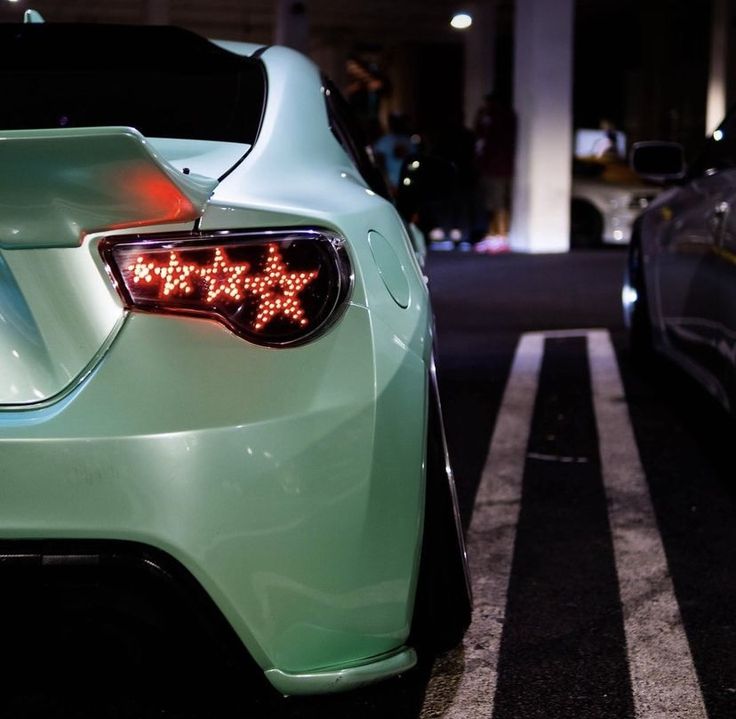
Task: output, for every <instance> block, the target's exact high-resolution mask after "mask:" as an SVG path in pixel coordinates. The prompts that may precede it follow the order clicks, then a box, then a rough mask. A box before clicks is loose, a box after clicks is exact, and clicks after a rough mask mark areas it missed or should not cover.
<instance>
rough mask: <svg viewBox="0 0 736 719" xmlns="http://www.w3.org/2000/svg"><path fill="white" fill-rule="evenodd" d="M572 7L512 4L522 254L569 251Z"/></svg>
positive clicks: (532, 0)
mask: <svg viewBox="0 0 736 719" xmlns="http://www.w3.org/2000/svg"><path fill="white" fill-rule="evenodd" d="M573 18H574V0H516V16H515V20H514V22H515V29H514V44H515V49H514V107H515V110H516V114H517V146H516V171H515V175H514V187H513V198H512V211H511V215H512V216H511V232H510V237H509V239H510V243H511V247H512V249H514V250H517V251H521V252H565V251H567V250H568V249H569V247H570V185H571V164H572V133H573V127H572V60H573Z"/></svg>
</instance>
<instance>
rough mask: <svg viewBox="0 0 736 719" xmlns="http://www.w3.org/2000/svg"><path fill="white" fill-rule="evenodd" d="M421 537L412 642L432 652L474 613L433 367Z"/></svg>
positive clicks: (451, 641) (454, 639)
mask: <svg viewBox="0 0 736 719" xmlns="http://www.w3.org/2000/svg"><path fill="white" fill-rule="evenodd" d="M425 501H426V504H425V515H424V535H423V539H422V554H421V561H420V568H419V580H418V583H417V594H416V601H415V605H414V617H413V620H412V630H411V636H410V640H409V642H410V644H412V645H413V646H415V647H416V648H417V649H418V650H419V651H420V653H421V652H427V653H431V654H436V653H440V652H444V651H447V650H449V649H452V648H453V647H454V646H456V645H457V644H459V643H460V642H461V641H462V638H463V635H464V634H465V630H466V629H467V628H468V625H469V624H470V619H471V615H472V609H473V600H472V591H471V587H470V573H469V570H468V563H467V555H466V552H465V540H464V538H463V528H462V523H461V521H460V512H459V509H458V503H457V493H456V490H455V480H454V477H453V475H452V470H451V469H450V464H449V460H448V455H447V443H446V441H445V433H444V426H443V423H442V414H441V408H440V402H439V394H438V392H437V384H436V378H435V375H434V366H433V367H432V373H431V376H430V387H429V417H428V434H427V479H426V499H425Z"/></svg>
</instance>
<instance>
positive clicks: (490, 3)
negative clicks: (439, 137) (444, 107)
mask: <svg viewBox="0 0 736 719" xmlns="http://www.w3.org/2000/svg"><path fill="white" fill-rule="evenodd" d="M496 3H497V0H477V1H476V2H472V3H468V4H467V5H463V8H465V9H467V12H468V13H469V14H470V15H471V16H472V18H473V24H472V25H471V26H470V27H469V28H468V29H467V30H463V31H462V33H463V39H464V45H465V69H464V71H465V87H464V102H463V104H464V111H465V124H466V125H467V126H468V127H472V126H473V122H474V120H475V114H476V112H477V111H478V108H479V107H480V106H481V104H482V102H483V97H484V96H485V95H487V94H488V93H489V92H491V91H492V90H493V89H494V84H495V78H496V34H497V23H496V14H497V13H496Z"/></svg>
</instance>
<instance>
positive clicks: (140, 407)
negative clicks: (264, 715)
mask: <svg viewBox="0 0 736 719" xmlns="http://www.w3.org/2000/svg"><path fill="white" fill-rule="evenodd" d="M263 61H264V64H265V66H266V70H267V74H268V80H269V99H268V105H267V109H266V115H265V118H264V123H263V127H262V129H261V135H260V137H259V139H258V140H257V141H256V143H255V145H254V147H253V148H252V150H251V152H250V153H249V154H248V156H247V158H246V159H245V161H244V162H243V163H242V164H240V165H239V166H238V167H237V168H236V169H235V170H234V171H233V172H231V173H230V174H229V175H228V176H227V177H226V178H225V179H224V180H223V181H222V182H221V183H220V184H219V185H218V186H217V187H216V189H215V190H214V193H213V194H212V196H211V197H210V199H209V201H208V202H207V204H206V207H205V208H204V212H203V215H202V220H201V226H202V229H206V230H213V231H216V230H227V229H241V230H242V229H258V230H266V231H267V230H268V229H269V228H270V229H277V228H283V227H323V228H326V229H330V230H332V231H334V232H336V233H338V234H340V235H341V236H342V237H344V238H345V240H346V250H347V252H348V254H349V257H350V261H351V265H352V267H353V272H354V286H353V291H352V295H351V298H350V300H349V304H348V306H347V307H346V308H345V309H344V312H343V314H342V316H341V317H340V319H339V320H338V321H337V322H336V323H334V324H333V325H332V326H331V327H330V328H329V329H328V330H327V331H326V332H325V333H324V334H323V335H322V336H320V337H318V338H316V339H314V340H313V341H311V342H310V343H308V344H305V345H303V346H299V347H294V348H288V349H273V348H267V347H261V346H258V345H256V344H253V343H251V342H247V341H245V340H243V339H241V338H239V337H237V336H235V335H234V334H232V333H231V332H230V331H228V330H227V329H226V328H225V327H223V326H222V325H220V324H218V323H215V322H212V321H208V320H203V319H196V318H188V317H177V316H163V315H155V314H140V313H135V312H133V313H126V312H125V310H124V309H123V307H122V302H121V299H120V297H119V296H118V294H117V292H116V290H115V288H114V287H113V285H112V283H111V281H110V278H109V276H108V274H107V272H106V271H105V267H104V266H103V263H102V261H101V259H100V256H99V253H98V245H99V242H100V241H101V240H102V239H103V238H104V237H105V232H101V233H93V234H87V235H86V236H84V237H81V236H77V237H76V239H75V240H74V242H72V240H71V233H70V234H69V237H68V238H67V240H64V241H63V242H62V243H61V245H62V246H60V247H57V248H53V249H50V248H45V247H46V246H45V245H41V246H36V244H35V243H34V242H31V241H28V242H27V243H26V244H25V245H23V249H15V250H13V251H12V252H10V251H6V252H4V253H3V258H5V261H6V262H7V266H8V268H9V269H8V272H7V277H8V279H7V281H4V282H3V283H2V287H3V289H2V293H0V313H3V312H5V311H6V305H7V306H12V305H13V302H11V301H9V300H8V299H6V295H7V293H10V295H11V297H12V298H13V301H14V302H15V304H16V305H17V307H19V308H21V309H22V307H23V304H22V301H23V302H25V303H26V305H28V306H30V305H31V304H33V303H34V302H35V301H36V300H35V299H34V298H36V297H40V296H42V295H43V294H44V293H46V296H47V298H51V300H53V302H50V301H49V300H48V299H45V300H44V303H45V307H46V308H45V309H38V308H37V307H33V308H31V310H30V311H29V313H27V314H29V316H32V317H33V320H34V322H35V323H36V324H37V326H38V327H39V328H41V327H42V326H43V328H50V327H51V325H52V324H53V323H54V320H56V321H57V324H58V325H59V330H58V331H59V333H60V334H62V333H64V332H67V333H68V332H69V330H70V328H71V326H72V319H71V315H72V313H71V312H70V313H69V315H66V314H64V312H65V311H62V310H57V311H58V312H62V317H61V318H58V317H56V318H55V317H54V314H53V310H52V306H55V307H57V308H64V307H67V306H68V305H70V303H73V302H75V301H76V302H77V305H76V310H75V312H74V313H73V314H74V315H75V316H77V317H84V318H85V319H84V320H83V323H84V322H88V321H89V320H87V319H86V315H87V314H91V315H93V316H95V315H99V318H98V325H95V326H96V328H97V329H95V330H94V331H92V330H89V333H90V335H94V341H92V340H90V342H89V347H88V350H89V348H91V347H92V346H93V345H94V344H95V343H100V338H101V337H102V336H103V335H105V332H106V331H107V335H106V336H107V337H110V338H111V339H110V340H109V341H107V344H106V342H105V341H103V342H102V343H101V344H98V350H99V348H100V347H102V348H103V351H102V352H101V353H99V354H97V355H94V362H93V363H92V366H91V367H90V368H89V371H88V373H87V374H85V375H84V376H83V377H82V378H81V379H80V381H79V382H78V383H77V384H74V385H72V386H70V387H69V389H67V391H66V393H65V394H62V395H61V396H59V397H58V398H57V399H56V401H52V402H49V403H46V404H43V405H39V406H37V407H35V408H26V409H23V410H21V409H19V408H18V407H6V408H5V409H4V410H0V456H1V457H2V461H3V473H2V477H1V478H0V491H1V493H2V497H3V501H2V503H0V536H2V537H4V538H80V539H81V538H84V539H94V538H100V539H121V540H132V541H137V542H143V543H146V544H149V545H151V546H154V547H157V548H159V549H161V550H163V551H165V552H168V553H169V554H171V555H172V556H174V557H175V558H176V559H177V560H179V561H180V562H181V563H182V564H183V565H184V566H185V567H187V568H188V569H189V571H190V572H191V573H192V574H193V575H194V576H195V578H196V579H197V580H198V581H199V582H200V583H201V584H202V586H203V587H204V588H205V590H206V591H207V592H208V594H209V595H210V596H211V597H212V598H213V599H214V601H215V602H216V604H217V605H218V606H219V608H220V609H221V610H222V612H223V613H224V615H225V617H226V618H227V619H228V621H229V622H230V624H231V625H232V627H233V629H234V630H235V632H236V633H237V635H238V636H239V637H240V638H241V639H242V641H243V643H244V644H245V646H246V648H247V649H248V651H249V652H250V653H251V654H252V655H253V657H254V658H255V659H256V661H257V662H258V663H259V664H260V665H261V667H263V669H264V670H265V671H266V672H267V676H268V677H269V678H270V679H271V680H272V682H273V683H274V685H275V686H276V687H277V688H279V689H281V690H282V691H284V692H299V693H309V692H315V691H334V690H337V689H341V688H350V687H351V686H359V685H361V684H363V683H365V682H366V681H373V680H375V679H378V678H381V677H384V676H388V675H391V674H394V673H397V672H400V671H403V670H405V669H407V668H408V667H409V666H411V664H412V663H413V661H414V659H413V652H411V651H410V650H407V649H406V648H405V646H404V644H405V642H406V639H407V636H408V633H409V626H410V622H411V615H412V609H413V601H414V591H415V585H416V574H417V568H418V557H419V549H420V542H421V531H422V521H423V500H424V476H423V473H424V454H425V425H426V396H427V374H428V367H429V364H428V362H429V354H430V348H431V332H430V309H429V305H428V299H427V292H426V287H425V285H424V282H423V279H422V275H421V272H420V269H419V265H418V263H417V260H416V256H415V254H414V252H413V249H412V246H411V243H410V240H409V237H408V235H407V233H406V230H405V228H404V226H403V223H402V222H401V220H400V218H399V217H398V215H397V213H396V211H395V210H394V208H393V207H392V206H391V205H390V204H389V203H387V202H386V201H385V200H383V199H381V198H380V197H378V196H376V195H375V194H374V193H373V192H372V191H371V190H370V188H368V187H366V185H365V183H364V182H363V180H362V179H361V177H360V175H359V174H358V172H357V170H356V168H355V167H354V166H353V165H352V163H351V161H350V159H349V158H348V156H347V155H346V154H345V152H344V151H343V149H342V148H341V147H340V145H339V144H338V142H337V141H336V140H335V138H334V137H333V135H332V133H331V132H330V130H329V127H328V122H327V116H326V110H325V103H324V97H323V95H322V91H321V87H320V79H319V74H318V71H317V70H316V68H315V67H314V66H313V65H312V64H311V63H309V62H308V61H307V60H306V59H304V58H303V57H301V56H300V55H298V54H297V53H294V52H292V51H290V50H286V49H283V48H271V49H269V50H267V51H266V52H265V53H264V55H263ZM295 108H298V110H299V111H298V112H296V111H295ZM57 132H58V131H57ZM0 144H2V143H0ZM210 149H212V148H210ZM215 150H216V149H215ZM184 151H185V150H182V152H184ZM223 152H224V153H227V152H228V150H227V149H226V148H223ZM215 154H217V152H215ZM70 161H71V160H70ZM160 164H161V163H159V166H160ZM175 171H176V169H175ZM177 186H179V180H178V179H177ZM203 187H206V183H204V184H203ZM4 191H5V188H2V191H1V192H0V194H2V192H4ZM48 191H49V193H51V192H53V188H52V187H49V190H48ZM86 191H89V192H91V188H90V187H89V185H86ZM208 192H209V191H208ZM81 194H84V192H83V191H82V190H81V189H80V195H81ZM3 201H4V200H0V202H3ZM193 204H194V203H193ZM4 206H5V207H7V203H6V204H5V205H4ZM8 217H9V215H7V214H6V215H3V214H2V213H0V224H2V228H3V231H6V230H7V228H8V227H9V226H10V224H11V223H10V222H9V221H8V219H7V218H8ZM56 224H57V217H56V215H53V216H52V215H47V216H46V219H45V220H44V222H41V221H40V220H39V221H38V222H37V223H36V225H35V227H36V228H37V229H36V230H34V232H35V235H33V236H36V237H41V236H43V237H46V236H49V235H50V234H53V228H55V227H56ZM170 229H191V225H187V224H186V223H180V224H179V225H176V226H166V225H162V226H160V227H155V228H151V232H152V234H155V232H156V231H163V230H170ZM133 231H135V232H140V229H139V228H138V229H135V228H134V229H131V230H130V232H131V233H132V232H133ZM372 232H373V233H379V234H380V235H381V236H382V237H383V238H384V241H385V243H386V244H387V245H388V246H389V248H390V253H387V254H388V256H390V255H391V254H393V255H395V257H396V258H397V259H398V266H397V267H392V268H390V269H388V268H386V267H383V268H381V267H379V266H378V263H377V262H376V258H375V257H374V253H373V252H371V247H370V244H369V241H368V237H369V234H370V233H372ZM24 236H25V237H27V238H30V237H31V236H32V235H31V234H28V233H26V234H25V235H24ZM8 256H12V259H11V260H10V261H8V260H7V258H8ZM385 261H386V260H385V259H384V260H383V262H385ZM11 262H12V267H10V263H11ZM65 263H67V264H69V265H71V266H73V267H74V270H73V271H69V272H67V273H66V274H67V275H69V276H70V277H71V276H73V277H74V279H75V281H74V282H62V281H59V282H58V283H57V284H55V285H53V286H52V287H51V288H46V287H44V282H43V279H44V273H43V272H42V273H40V274H35V275H34V274H33V273H31V272H30V270H29V268H31V267H33V266H36V267H39V266H41V267H43V266H44V265H46V266H48V267H49V268H50V269H49V272H48V274H50V275H53V274H54V270H55V269H56V270H58V268H59V267H63V266H64V265H65ZM1 268H2V265H0V269H1ZM387 271H388V272H390V273H394V274H393V275H392V278H393V279H392V281H391V282H395V283H397V285H396V286H399V287H400V288H401V290H402V293H403V294H402V295H401V300H402V302H398V301H397V300H396V298H395V297H394V296H392V291H390V287H389V284H390V283H388V282H387V281H386V280H385V274H386V272H387ZM59 274H63V273H59ZM11 276H12V278H13V280H12V282H11V280H10V279H9V278H10V277H11ZM13 282H15V284H16V285H17V287H18V288H19V289H18V291H17V292H15V294H13V292H14V290H13ZM20 288H22V290H21V289H20ZM75 298H76V299H75ZM93 298H94V301H92V300H93ZM21 299H22V301H21ZM402 304H403V305H405V306H402ZM70 306H71V305H70ZM45 315H47V318H48V319H47V320H44V319H43V318H44V316H45ZM18 322H20V320H17V321H16V324H18ZM90 322H91V321H90ZM120 325H122V326H120ZM3 331H4V330H3ZM95 333H96V334H95ZM7 334H8V337H12V333H11V332H8V333H7ZM16 334H19V333H18V332H16ZM39 335H41V336H43V339H44V342H46V345H47V347H48V346H49V342H48V339H47V336H51V330H50V329H43V330H41V329H39ZM81 336H82V335H79V337H81ZM0 337H2V335H0ZM79 337H78V336H77V335H74V334H72V340H70V343H71V344H75V343H78V339H79ZM19 341H20V340H17V338H16V340H12V341H11V340H7V342H6V345H3V344H2V342H0V353H3V352H10V353H11V356H12V347H11V346H13V342H16V344H17V342H19ZM60 342H61V340H59V342H57V346H60ZM39 353H40V352H39ZM87 353H88V352H87ZM47 354H49V355H51V356H53V357H60V356H61V350H59V349H58V348H55V349H54V350H53V351H51V350H48V349H47ZM82 354H83V353H81V352H80V354H79V356H80V357H81V356H82ZM93 354H94V353H93ZM0 358H2V361H3V362H5V358H4V355H2V354H0ZM90 359H91V358H88V360H87V362H88V363H89V362H90ZM23 366H24V367H25V368H26V371H27V372H28V373H29V374H33V373H34V372H35V373H36V374H37V375H38V376H40V375H41V370H40V369H34V364H33V363H32V362H29V363H27V364H25V363H24V364H23ZM57 384H59V382H58V381H57ZM49 386H50V385H49ZM47 391H48V392H51V390H50V389H49V390H47ZM31 392H32V390H31ZM6 394H7V392H6Z"/></svg>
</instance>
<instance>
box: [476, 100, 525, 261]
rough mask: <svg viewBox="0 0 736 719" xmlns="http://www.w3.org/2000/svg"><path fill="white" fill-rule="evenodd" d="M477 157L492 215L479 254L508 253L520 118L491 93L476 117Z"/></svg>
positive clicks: (487, 206)
mask: <svg viewBox="0 0 736 719" xmlns="http://www.w3.org/2000/svg"><path fill="white" fill-rule="evenodd" d="M475 137H476V141H475V154H476V159H477V161H478V170H479V174H480V178H479V179H480V183H479V184H480V189H481V193H482V200H483V202H484V203H485V209H486V211H487V213H488V225H487V231H486V236H485V237H484V238H483V239H482V240H481V241H480V242H479V243H478V244H477V245H476V249H477V250H478V251H479V252H506V251H508V249H509V244H508V234H509V224H510V211H511V181H512V178H513V174H514V157H515V154H516V116H515V115H514V111H513V110H512V109H511V107H510V106H509V104H508V103H507V102H505V101H504V100H502V99H501V98H500V97H499V96H498V95H497V94H495V93H489V94H488V95H486V96H485V98H484V102H483V105H482V107H481V108H480V110H478V114H477V115H476V118H475Z"/></svg>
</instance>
